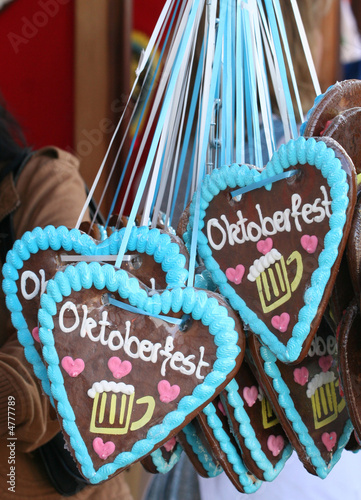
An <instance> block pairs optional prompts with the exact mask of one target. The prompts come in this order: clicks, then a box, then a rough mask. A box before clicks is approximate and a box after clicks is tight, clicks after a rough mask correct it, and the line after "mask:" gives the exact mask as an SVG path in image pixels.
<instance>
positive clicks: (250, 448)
mask: <svg viewBox="0 0 361 500" xmlns="http://www.w3.org/2000/svg"><path fill="white" fill-rule="evenodd" d="M220 398H221V401H222V403H223V406H224V409H225V411H226V414H227V417H228V423H229V426H230V429H231V434H232V435H233V436H234V437H235V439H236V442H237V446H238V447H239V449H240V451H241V454H242V457H243V461H244V463H245V465H246V467H247V469H248V470H249V471H250V472H251V473H252V474H254V475H255V476H256V477H257V478H258V479H260V480H263V481H273V479H275V477H277V475H278V474H279V473H280V472H281V470H282V469H283V467H284V465H285V463H286V461H287V460H288V458H289V457H290V456H291V454H292V447H291V446H290V444H289V441H288V438H287V436H286V435H285V433H284V431H283V429H282V426H281V424H280V422H279V420H278V418H277V416H276V415H275V413H274V411H273V408H272V406H271V404H270V403H269V401H268V399H267V397H266V395H265V394H264V392H263V390H262V389H261V388H260V386H259V384H258V381H257V379H256V377H255V376H254V374H253V372H252V371H251V369H250V367H249V365H248V363H247V362H246V361H243V363H242V366H241V367H240V369H239V370H238V372H237V374H236V375H235V377H234V379H233V380H232V382H230V384H229V385H228V386H227V389H226V390H224V391H222V392H221V394H220Z"/></svg>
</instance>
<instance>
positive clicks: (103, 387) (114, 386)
mask: <svg viewBox="0 0 361 500" xmlns="http://www.w3.org/2000/svg"><path fill="white" fill-rule="evenodd" d="M102 392H115V393H118V392H122V393H123V394H127V395H128V396H130V395H131V394H133V392H134V385H127V384H124V382H113V381H111V382H108V381H107V380H102V381H101V382H94V384H93V385H92V388H91V389H89V391H88V396H89V397H90V398H92V399H94V398H95V395H96V394H97V393H98V394H101V393H102Z"/></svg>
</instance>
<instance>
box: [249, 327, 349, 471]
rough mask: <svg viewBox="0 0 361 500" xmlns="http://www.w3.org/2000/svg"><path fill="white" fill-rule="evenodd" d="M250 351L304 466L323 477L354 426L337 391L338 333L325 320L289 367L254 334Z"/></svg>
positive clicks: (251, 338)
mask: <svg viewBox="0 0 361 500" xmlns="http://www.w3.org/2000/svg"><path fill="white" fill-rule="evenodd" d="M249 345H250V350H251V354H252V358H253V360H254V363H255V366H256V369H257V372H258V377H259V380H260V382H261V383H262V386H263V388H264V390H265V392H266V394H267V396H268V398H269V400H270V402H271V403H272V406H273V409H274V411H275V413H276V414H277V416H278V419H279V421H280V423H281V425H282V427H283V429H284V431H285V433H286V434H287V436H288V439H289V441H290V442H291V444H292V446H293V447H294V448H295V450H296V452H297V454H298V456H299V458H300V460H301V462H302V463H303V465H304V467H305V468H306V469H307V470H308V472H310V473H311V474H315V475H318V476H320V477H321V478H325V477H326V476H327V475H328V473H329V472H330V471H331V469H332V467H333V466H334V465H335V464H336V463H337V461H338V460H339V459H340V456H341V453H342V451H343V449H344V447H345V446H346V444H347V442H348V441H349V438H350V435H351V432H352V430H353V426H352V424H351V421H350V419H349V416H348V413H347V410H346V404H345V400H344V399H343V397H342V396H341V394H340V390H339V376H338V370H337V342H336V337H335V335H334V333H333V331H332V330H331V328H330V327H329V326H328V324H327V322H326V321H322V322H321V325H320V327H319V329H318V331H317V334H316V336H315V338H314V339H313V341H312V344H311V346H310V349H309V352H308V355H307V356H306V357H305V358H304V359H303V361H302V362H301V363H300V364H298V365H293V366H291V365H285V364H283V363H281V362H280V361H278V360H277V359H276V358H275V356H274V355H273V354H272V353H271V352H270V351H269V349H267V347H264V346H262V345H261V344H260V343H259V341H258V340H257V338H256V336H255V335H252V336H251V337H250V342H249Z"/></svg>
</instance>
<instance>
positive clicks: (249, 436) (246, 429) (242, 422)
mask: <svg viewBox="0 0 361 500" xmlns="http://www.w3.org/2000/svg"><path fill="white" fill-rule="evenodd" d="M226 394H227V395H226ZM222 395H223V396H225V397H227V400H228V403H229V404H230V405H231V406H232V407H233V408H234V417H235V419H236V420H237V422H238V423H239V428H238V431H239V433H240V434H241V436H243V438H244V440H245V441H244V444H245V446H246V447H247V448H248V450H249V451H250V453H251V456H252V459H253V460H254V461H255V463H256V464H257V466H258V467H259V468H260V469H261V470H263V471H264V479H265V481H273V479H275V478H276V477H277V476H278V474H279V473H280V472H281V470H282V469H283V467H284V466H285V463H286V461H287V460H288V459H289V458H290V456H291V455H292V451H293V449H292V446H291V445H290V444H289V443H288V444H287V446H285V448H284V449H283V452H282V456H281V458H280V460H279V461H278V462H277V464H276V466H275V467H274V466H273V464H272V462H271V461H270V460H269V459H268V458H267V456H266V454H265V453H264V451H263V450H262V447H261V443H260V442H259V440H258V439H257V435H256V433H255V431H254V428H253V426H252V422H251V420H250V418H249V416H248V414H247V412H246V410H245V409H244V403H243V399H242V398H241V396H240V394H239V386H238V383H237V381H236V380H235V379H233V380H231V382H230V383H229V384H228V385H227V387H226V388H225V390H224V391H223V393H222Z"/></svg>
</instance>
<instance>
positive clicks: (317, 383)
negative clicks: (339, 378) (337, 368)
mask: <svg viewBox="0 0 361 500" xmlns="http://www.w3.org/2000/svg"><path fill="white" fill-rule="evenodd" d="M335 380H336V376H335V374H334V373H333V372H325V373H324V372H322V373H317V375H315V376H314V377H313V379H312V380H310V382H309V383H308V385H307V391H306V395H307V397H308V398H311V397H312V396H313V395H314V394H315V392H316V391H317V389H318V388H319V387H321V386H322V385H325V384H329V383H331V382H334V381H335Z"/></svg>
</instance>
